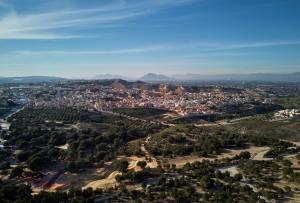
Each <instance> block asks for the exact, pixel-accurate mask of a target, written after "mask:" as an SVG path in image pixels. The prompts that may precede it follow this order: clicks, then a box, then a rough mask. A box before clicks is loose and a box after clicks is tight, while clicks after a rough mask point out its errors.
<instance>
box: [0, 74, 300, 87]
mask: <svg viewBox="0 0 300 203" xmlns="http://www.w3.org/2000/svg"><path fill="white" fill-rule="evenodd" d="M90 79H92V80H116V79H119V80H120V81H122V83H124V81H125V80H127V81H143V82H175V81H177V82H180V81H261V82H300V72H295V73H287V74H274V73H254V74H185V75H171V76H166V75H162V74H155V73H148V74H146V75H144V76H142V77H141V78H138V79H137V78H129V77H126V76H122V75H112V74H103V75H97V76H95V77H93V78H90ZM65 80H69V79H66V78H61V77H50V76H26V77H0V84H3V83H40V82H60V81H65Z"/></svg>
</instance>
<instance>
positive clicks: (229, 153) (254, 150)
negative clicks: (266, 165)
mask: <svg viewBox="0 0 300 203" xmlns="http://www.w3.org/2000/svg"><path fill="white" fill-rule="evenodd" d="M268 150H269V147H256V146H250V147H248V148H243V149H228V150H226V151H225V152H224V153H222V154H220V155H217V156H211V157H199V156H197V155H190V156H181V157H177V158H173V159H172V158H163V159H162V160H163V161H167V162H168V163H169V164H175V165H176V167H178V168H181V167H183V166H184V165H185V164H186V163H192V162H195V161H203V160H211V161H212V160H215V159H224V158H233V157H234V156H236V155H239V154H240V153H241V152H243V151H248V152H250V153H251V157H252V158H253V159H256V158H258V157H257V155H258V154H260V153H262V152H266V151H268Z"/></svg>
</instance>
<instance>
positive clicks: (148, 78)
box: [140, 73, 174, 82]
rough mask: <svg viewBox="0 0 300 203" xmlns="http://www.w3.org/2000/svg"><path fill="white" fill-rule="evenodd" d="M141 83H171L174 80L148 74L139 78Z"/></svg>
mask: <svg viewBox="0 0 300 203" xmlns="http://www.w3.org/2000/svg"><path fill="white" fill-rule="evenodd" d="M140 80H141V81H149V82H156V81H172V80H174V79H173V78H171V77H168V76H165V75H162V74H155V73H148V74H146V75H144V76H143V77H141V78H140Z"/></svg>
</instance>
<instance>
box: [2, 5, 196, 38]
mask: <svg viewBox="0 0 300 203" xmlns="http://www.w3.org/2000/svg"><path fill="white" fill-rule="evenodd" d="M194 1H197V0H151V1H148V0H140V1H127V0H114V1H112V2H111V3H109V4H101V5H99V6H98V7H95V8H83V9H78V8H64V9H60V10H57V11H46V12H36V13H18V12H16V11H14V10H11V9H7V11H8V12H7V14H5V15H4V16H2V17H0V39H59V38H62V39H65V38H74V37H78V36H72V35H68V34H66V33H64V32H63V31H62V30H63V29H66V28H69V29H70V28H71V29H74V30H76V29H81V28H84V27H86V26H97V27H99V26H100V27H101V25H102V26H107V25H110V24H116V23H121V22H124V21H127V20H130V19H136V18H138V17H141V16H147V15H150V14H153V13H155V12H157V11H159V10H162V9H165V8H169V7H173V6H178V5H181V4H186V3H191V2H194ZM1 2H2V4H3V5H5V6H7V5H8V4H9V3H8V1H0V3H1ZM10 7H12V8H13V5H10Z"/></svg>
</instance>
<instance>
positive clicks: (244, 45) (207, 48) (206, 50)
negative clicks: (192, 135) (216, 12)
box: [12, 35, 300, 58]
mask: <svg viewBox="0 0 300 203" xmlns="http://www.w3.org/2000/svg"><path fill="white" fill-rule="evenodd" d="M12 37H15V36H12ZM25 37H28V39H30V38H35V39H37V38H38V37H41V36H34V35H28V36H24V35H23V38H25ZM42 37H44V38H43V39H52V38H60V39H63V38H66V39H67V38H68V37H70V38H75V37H80V36H66V35H63V36H55V35H43V36H42ZM289 45H300V40H277V41H259V42H240V43H232V42H231V43H230V42H203V43H202V42H194V43H187V44H156V45H151V46H149V45H148V46H143V47H137V48H118V49H113V50H86V51H76V50H75V51H73V50H50V51H40V50H39V51H31V50H20V51H16V52H15V53H14V54H16V55H19V56H45V55H121V54H134V53H143V52H155V51H178V50H179V51H182V50H184V51H189V50H192V51H193V54H192V55H180V56H179V57H180V58H201V57H208V56H211V57H216V56H237V55H245V53H241V52H236V53H232V52H228V51H230V50H238V49H249V48H262V47H275V46H289Z"/></svg>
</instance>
